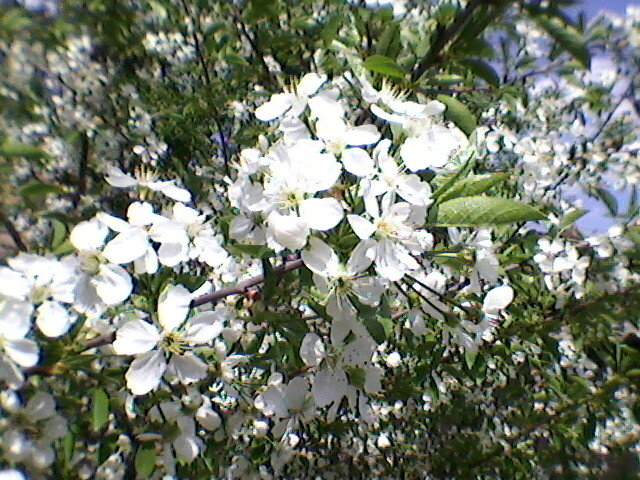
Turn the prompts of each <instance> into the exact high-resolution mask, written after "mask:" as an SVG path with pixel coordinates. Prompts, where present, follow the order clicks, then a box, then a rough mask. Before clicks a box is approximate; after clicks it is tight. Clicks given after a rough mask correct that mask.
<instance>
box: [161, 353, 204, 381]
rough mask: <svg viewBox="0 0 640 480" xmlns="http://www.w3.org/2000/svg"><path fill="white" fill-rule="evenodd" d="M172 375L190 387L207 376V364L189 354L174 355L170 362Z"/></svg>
mask: <svg viewBox="0 0 640 480" xmlns="http://www.w3.org/2000/svg"><path fill="white" fill-rule="evenodd" d="M169 368H170V371H171V373H173V374H175V376H176V377H178V380H180V383H182V384H185V385H188V384H190V383H193V382H197V381H198V380H202V379H203V378H204V377H206V376H207V364H206V363H204V362H203V361H202V360H200V359H199V358H198V357H196V356H195V355H194V354H193V353H191V352H187V353H185V354H184V355H172V356H171V360H169Z"/></svg>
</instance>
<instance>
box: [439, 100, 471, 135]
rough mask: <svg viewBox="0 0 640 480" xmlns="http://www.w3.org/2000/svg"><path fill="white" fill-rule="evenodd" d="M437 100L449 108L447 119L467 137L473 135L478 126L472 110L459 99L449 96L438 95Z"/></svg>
mask: <svg viewBox="0 0 640 480" xmlns="http://www.w3.org/2000/svg"><path fill="white" fill-rule="evenodd" d="M436 98H437V99H438V101H440V102H442V103H444V104H445V105H446V106H447V109H446V110H445V112H444V116H445V118H447V119H448V120H451V121H452V122H453V123H455V124H456V125H457V126H458V128H459V129H460V130H462V131H463V132H464V133H466V134H467V136H468V135H471V133H473V131H474V130H475V129H476V127H477V126H478V124H477V123H476V119H475V117H474V116H473V113H471V110H469V109H468V108H467V106H466V105H465V104H464V103H462V102H461V101H460V100H458V99H457V98H453V97H450V96H448V95H438V96H437V97H436Z"/></svg>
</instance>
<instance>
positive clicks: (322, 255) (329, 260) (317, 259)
mask: <svg viewBox="0 0 640 480" xmlns="http://www.w3.org/2000/svg"><path fill="white" fill-rule="evenodd" d="M301 257H302V261H303V262H304V264H305V265H306V266H307V268H308V269H309V270H311V271H312V272H315V273H317V274H318V275H321V276H323V277H329V276H335V275H336V274H337V273H338V268H339V263H340V260H339V258H338V255H337V254H336V252H334V251H333V249H332V248H331V247H330V246H329V245H327V244H326V243H324V242H323V241H322V240H320V239H319V238H316V237H311V238H310V239H309V245H308V246H307V248H305V249H304V250H303V251H302V253H301Z"/></svg>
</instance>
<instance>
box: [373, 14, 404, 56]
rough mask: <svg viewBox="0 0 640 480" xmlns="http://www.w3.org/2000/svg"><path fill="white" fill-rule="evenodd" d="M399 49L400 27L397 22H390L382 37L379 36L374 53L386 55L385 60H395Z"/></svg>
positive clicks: (400, 46)
mask: <svg viewBox="0 0 640 480" xmlns="http://www.w3.org/2000/svg"><path fill="white" fill-rule="evenodd" d="M401 49H402V44H401V43H400V25H399V24H398V23H397V22H390V23H389V24H388V25H387V26H386V28H385V29H384V31H383V32H382V35H380V39H379V40H378V43H377V45H376V53H377V54H378V55H386V56H387V58H389V57H393V58H395V57H397V56H398V53H400V50H401Z"/></svg>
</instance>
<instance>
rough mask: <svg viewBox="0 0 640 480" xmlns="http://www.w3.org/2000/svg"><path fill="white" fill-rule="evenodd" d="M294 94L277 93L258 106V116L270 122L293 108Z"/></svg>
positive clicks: (259, 118)
mask: <svg viewBox="0 0 640 480" xmlns="http://www.w3.org/2000/svg"><path fill="white" fill-rule="evenodd" d="M292 97H293V96H292V95H291V94H290V93H276V94H275V95H271V99H270V100H269V101H268V102H266V103H263V104H262V105H260V106H259V107H258V108H256V112H255V114H256V118H257V119H258V120H262V121H263V122H268V121H270V120H273V119H275V118H278V117H280V116H282V115H284V113H285V112H286V111H287V110H289V108H291V104H292V102H293V98H292Z"/></svg>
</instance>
